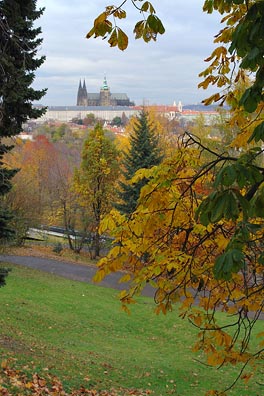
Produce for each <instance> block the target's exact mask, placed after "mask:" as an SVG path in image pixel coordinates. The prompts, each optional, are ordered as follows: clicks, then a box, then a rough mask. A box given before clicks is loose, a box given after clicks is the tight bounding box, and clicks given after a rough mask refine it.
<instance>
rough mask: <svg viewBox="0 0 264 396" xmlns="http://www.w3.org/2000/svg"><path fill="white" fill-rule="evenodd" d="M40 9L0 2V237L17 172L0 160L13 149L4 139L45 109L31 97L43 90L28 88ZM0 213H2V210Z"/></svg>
mask: <svg viewBox="0 0 264 396" xmlns="http://www.w3.org/2000/svg"><path fill="white" fill-rule="evenodd" d="M42 13H43V10H37V9H36V1H32V0H2V1H0V32H1V36H0V55H1V60H0V172H1V182H0V197H1V205H0V211H1V214H0V237H1V238H3V237H6V236H8V223H9V221H10V218H11V217H10V215H8V214H7V213H4V212H5V211H6V209H5V207H4V202H3V201H4V196H5V195H6V193H7V192H8V191H9V190H10V189H11V179H12V177H13V176H14V174H15V173H16V171H15V170H12V169H8V168H7V167H6V166H5V164H4V163H3V155H4V154H5V153H7V152H8V151H10V150H11V149H12V147H13V146H12V144H8V143H7V142H6V140H5V141H3V139H4V138H8V137H12V136H16V135H18V134H19V133H20V132H21V131H22V123H23V122H25V121H26V120H27V119H29V118H37V117H39V116H40V115H41V114H42V113H43V111H44V110H38V109H35V108H34V107H33V106H32V101H33V100H38V99H40V98H41V97H42V96H43V95H44V94H45V90H42V91H36V90H34V89H33V88H32V87H31V84H32V82H33V80H34V72H35V70H36V69H37V68H38V67H39V66H40V65H41V64H42V63H43V62H44V57H40V58H37V56H36V55H37V49H38V47H39V45H40V44H41V42H42V39H41V38H39V37H38V36H39V34H40V32H41V29H40V28H34V27H33V23H34V22H35V20H36V19H37V18H39V17H40V15H41V14H42ZM2 212H3V213H2Z"/></svg>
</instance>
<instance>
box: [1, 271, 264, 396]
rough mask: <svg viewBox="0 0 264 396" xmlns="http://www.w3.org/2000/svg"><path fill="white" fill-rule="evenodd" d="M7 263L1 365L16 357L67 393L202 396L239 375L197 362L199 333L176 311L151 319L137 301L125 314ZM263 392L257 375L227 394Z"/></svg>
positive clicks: (107, 300) (71, 286) (90, 290)
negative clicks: (92, 390) (54, 377)
mask: <svg viewBox="0 0 264 396" xmlns="http://www.w3.org/2000/svg"><path fill="white" fill-rule="evenodd" d="M8 266H9V267H12V271H11V273H10V274H9V276H8V278H7V285H6V286H5V287H4V288H1V289H0V294H1V307H2V309H1V319H0V325H1V333H0V350H1V354H2V359H3V360H4V359H6V358H16V361H15V363H14V364H15V366H16V367H17V368H21V369H23V370H25V366H26V370H28V371H31V372H39V373H40V374H41V375H43V376H45V373H47V372H48V373H50V374H52V375H57V376H58V377H59V378H60V379H61V380H62V382H63V384H64V386H65V389H67V390H68V391H69V390H70V389H72V388H79V387H80V386H81V385H84V386H86V387H88V388H89V387H91V388H96V389H99V390H100V389H110V388H133V389H134V388H137V389H149V390H151V391H152V392H153V393H152V394H153V395H156V396H165V395H170V394H171V395H176V396H177V395H179V396H192V395H195V396H202V395H204V394H205V392H206V391H207V390H209V389H212V388H213V389H215V388H218V389H224V388H225V387H226V386H228V385H229V384H230V382H232V381H233V379H234V378H235V376H236V374H237V368H227V369H219V370H216V369H212V368H209V367H207V366H205V365H203V364H201V363H198V362H197V360H196V359H197V358H199V357H198V356H195V355H194V354H193V353H192V352H191V347H192V344H193V342H194V337H195V334H196V331H197V330H196V329H195V328H193V327H192V326H191V325H190V324H189V323H188V322H187V321H184V320H182V319H180V318H179V317H178V315H177V310H175V311H174V312H172V313H170V314H168V315H167V316H163V315H162V316H156V315H155V314H154V313H153V311H154V303H153V301H152V300H151V299H150V298H143V297H142V298H139V299H138V303H137V304H136V305H135V306H133V307H132V314H131V315H127V314H125V313H124V312H123V311H121V309H120V303H119V301H118V299H117V292H116V291H115V290H112V289H106V288H103V287H100V286H94V285H88V284H84V283H80V282H74V281H69V280H66V279H63V278H60V277H56V276H53V275H50V274H47V273H42V272H39V271H36V270H32V269H29V268H23V267H18V266H11V265H8ZM261 327H263V324H262V322H259V323H258V328H259V329H260V328H261ZM258 380H259V381H261V378H260V374H259V377H258ZM262 392H263V387H261V386H260V385H258V384H257V381H256V378H255V379H254V380H252V381H250V382H249V383H248V384H247V385H245V384H244V383H243V382H241V381H239V383H238V385H237V386H236V388H234V389H232V390H231V391H230V393H229V394H230V395H239V396H251V395H254V396H258V395H259V396H260V395H262ZM121 394H122V392H121V393H120V395H121Z"/></svg>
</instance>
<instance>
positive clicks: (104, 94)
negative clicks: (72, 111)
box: [77, 77, 135, 106]
mask: <svg viewBox="0 0 264 396" xmlns="http://www.w3.org/2000/svg"><path fill="white" fill-rule="evenodd" d="M134 105H135V104H134V103H133V102H130V99H129V97H128V96H127V94H125V93H111V92H110V88H109V87H108V85H107V81H106V77H105V78H104V81H103V85H102V86H101V88H100V92H99V93H89V92H87V88H86V84H85V80H84V81H83V84H82V82H81V80H80V83H79V89H78V94H77V106H134Z"/></svg>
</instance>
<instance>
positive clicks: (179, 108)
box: [178, 101, 182, 113]
mask: <svg viewBox="0 0 264 396" xmlns="http://www.w3.org/2000/svg"><path fill="white" fill-rule="evenodd" d="M178 110H179V112H180V113H182V102H181V101H179V103H178Z"/></svg>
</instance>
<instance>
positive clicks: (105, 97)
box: [100, 77, 111, 106]
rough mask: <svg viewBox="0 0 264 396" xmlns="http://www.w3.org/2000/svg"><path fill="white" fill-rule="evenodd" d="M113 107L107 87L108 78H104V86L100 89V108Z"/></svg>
mask: <svg viewBox="0 0 264 396" xmlns="http://www.w3.org/2000/svg"><path fill="white" fill-rule="evenodd" d="M110 105H111V93H110V89H109V87H108V85H107V81H106V77H104V81H103V85H102V86H101V89H100V106H110Z"/></svg>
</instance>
